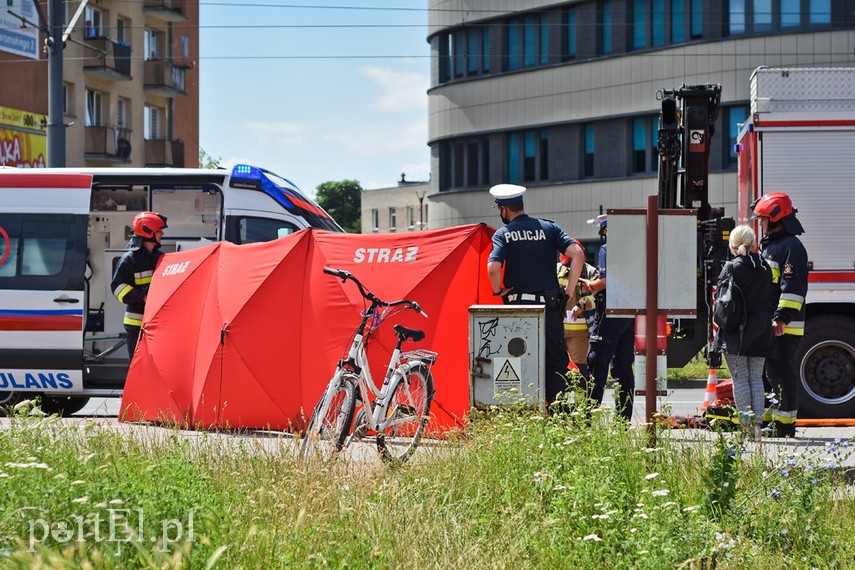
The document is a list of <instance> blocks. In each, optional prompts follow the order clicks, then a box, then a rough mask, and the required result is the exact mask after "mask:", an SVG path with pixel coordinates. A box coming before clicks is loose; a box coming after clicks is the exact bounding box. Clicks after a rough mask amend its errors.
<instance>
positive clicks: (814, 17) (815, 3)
mask: <svg viewBox="0 0 855 570" xmlns="http://www.w3.org/2000/svg"><path fill="white" fill-rule="evenodd" d="M809 9H810V24H811V25H812V26H816V25H825V24H830V23H831V0H810V8H809Z"/></svg>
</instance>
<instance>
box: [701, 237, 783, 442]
mask: <svg viewBox="0 0 855 570" xmlns="http://www.w3.org/2000/svg"><path fill="white" fill-rule="evenodd" d="M730 252H731V254H732V255H733V258H732V259H731V260H730V261H728V262H727V263H725V264H724V267H723V268H722V271H721V274H720V275H719V278H718V284H717V286H716V293H715V312H714V317H713V318H714V321H715V324H716V325H718V331H717V332H716V335H715V339H714V340H713V346H712V350H713V351H714V352H719V353H722V354H724V358H725V360H726V361H727V367H728V368H729V369H730V374H731V377H732V378H733V399H734V403H735V405H736V409H737V413H739V419H740V423H741V424H742V427H743V429H744V430H745V431H746V432H747V433H749V434H751V435H753V437H754V439H755V440H759V439H760V433H761V432H760V419H761V416H762V415H763V409H764V407H765V403H766V401H765V394H764V392H763V365H764V363H765V360H766V358H768V357H772V356H775V353H774V346H775V345H774V343H773V340H774V330H773V328H772V314H773V312H774V309H775V307H774V305H773V303H772V301H771V290H772V270H771V269H770V267H769V265H768V264H767V263H766V261H765V260H764V259H763V258H762V257H761V256H760V254H759V253H757V237H756V236H755V235H754V230H753V229H751V227H750V226H736V227H735V228H733V230H732V231H731V232H730ZM752 428H753V429H752Z"/></svg>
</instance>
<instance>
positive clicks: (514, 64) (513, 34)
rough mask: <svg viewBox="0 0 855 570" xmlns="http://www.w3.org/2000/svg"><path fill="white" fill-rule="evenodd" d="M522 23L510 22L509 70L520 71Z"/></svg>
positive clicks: (517, 21)
mask: <svg viewBox="0 0 855 570" xmlns="http://www.w3.org/2000/svg"><path fill="white" fill-rule="evenodd" d="M520 49H521V48H520V21H519V20H510V21H509V22H508V69H519V68H520V65H521V63H522V61H521V60H520Z"/></svg>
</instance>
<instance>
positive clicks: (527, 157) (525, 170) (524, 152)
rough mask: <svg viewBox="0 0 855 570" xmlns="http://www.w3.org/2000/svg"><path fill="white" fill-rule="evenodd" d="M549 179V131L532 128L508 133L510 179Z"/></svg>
mask: <svg viewBox="0 0 855 570" xmlns="http://www.w3.org/2000/svg"><path fill="white" fill-rule="evenodd" d="M548 179H549V133H548V131H547V130H546V129H532V130H529V131H522V132H515V133H510V134H509V135H508V181H510V182H531V181H536V180H548Z"/></svg>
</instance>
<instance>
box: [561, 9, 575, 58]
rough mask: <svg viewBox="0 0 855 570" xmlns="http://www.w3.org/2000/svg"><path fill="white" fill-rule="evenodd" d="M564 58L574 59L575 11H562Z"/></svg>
mask: <svg viewBox="0 0 855 570" xmlns="http://www.w3.org/2000/svg"><path fill="white" fill-rule="evenodd" d="M564 29H565V30H566V31H565V33H564V43H565V45H564V56H565V57H566V58H567V59H572V58H574V57H576V10H575V8H567V10H565V11H564Z"/></svg>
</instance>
